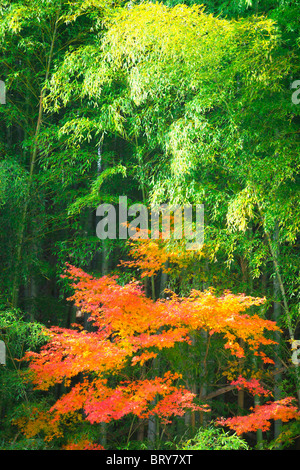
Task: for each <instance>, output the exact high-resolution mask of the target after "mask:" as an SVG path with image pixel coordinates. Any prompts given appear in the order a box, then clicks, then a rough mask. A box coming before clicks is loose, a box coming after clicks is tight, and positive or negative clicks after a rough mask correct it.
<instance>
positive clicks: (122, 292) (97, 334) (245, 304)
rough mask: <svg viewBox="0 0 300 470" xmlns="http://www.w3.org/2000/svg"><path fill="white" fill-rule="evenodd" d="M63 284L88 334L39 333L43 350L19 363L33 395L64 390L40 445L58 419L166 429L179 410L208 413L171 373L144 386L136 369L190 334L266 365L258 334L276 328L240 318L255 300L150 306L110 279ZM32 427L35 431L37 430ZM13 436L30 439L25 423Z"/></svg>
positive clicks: (135, 288) (194, 296)
mask: <svg viewBox="0 0 300 470" xmlns="http://www.w3.org/2000/svg"><path fill="white" fill-rule="evenodd" d="M65 277H67V278H68V279H69V280H70V282H71V285H72V287H73V288H74V294H73V295H72V297H71V298H70V300H72V301H74V303H75V305H76V306H77V307H78V308H80V309H81V310H82V311H84V312H86V313H87V314H88V315H89V321H90V322H91V324H92V325H93V328H92V331H86V330H85V329H83V328H82V327H81V326H80V325H76V324H74V325H72V328H70V329H65V328H59V327H52V328H50V329H47V330H46V331H45V334H46V335H47V336H48V338H49V341H48V342H47V343H46V345H45V346H43V347H42V349H41V351H40V352H38V353H37V352H28V353H27V354H26V356H25V359H26V360H27V361H29V365H30V374H31V380H32V381H33V383H34V384H35V387H36V388H37V389H39V390H48V389H49V388H51V387H52V386H53V385H55V384H57V383H64V385H65V386H66V387H68V391H67V392H66V393H65V394H64V395H63V396H61V397H60V398H59V399H58V400H57V401H56V403H55V404H54V406H53V407H52V408H51V409H50V413H49V414H48V415H47V419H46V425H45V426H44V432H46V434H47V438H48V439H51V438H52V437H54V436H57V435H59V428H58V425H59V422H60V421H61V420H64V418H65V417H66V416H73V417H74V416H76V415H78V416H80V417H81V419H85V420H87V421H88V422H90V423H100V422H110V421H111V420H118V419H120V418H122V417H124V416H126V415H129V414H133V415H136V416H137V417H139V418H147V417H149V416H150V415H156V416H158V417H159V418H161V420H162V421H163V422H164V423H168V422H169V421H170V420H171V418H172V417H173V416H182V415H183V414H184V413H185V411H186V410H187V409H191V410H202V411H208V409H209V408H208V406H207V405H197V404H196V403H195V401H194V398H195V395H194V394H193V393H191V392H190V391H189V390H188V389H186V388H184V387H183V386H182V385H181V375H180V374H178V373H177V372H176V371H167V372H166V373H165V374H164V375H163V376H162V377H154V378H152V379H149V378H147V377H144V376H143V374H141V365H142V364H144V363H145V362H147V361H150V360H151V359H153V358H154V357H156V356H157V354H158V352H159V351H160V350H162V349H164V348H173V347H174V346H175V344H176V343H180V342H186V343H189V342H190V334H191V332H193V331H196V330H201V329H204V330H206V331H208V332H209V335H211V336H212V335H216V334H217V335H219V336H221V337H223V344H224V348H225V349H228V350H229V352H230V353H231V354H232V355H233V356H236V357H243V356H244V354H245V351H244V349H243V347H242V346H241V342H240V339H242V340H243V342H244V344H247V347H248V348H249V351H250V350H251V351H252V352H253V353H254V354H255V355H257V356H260V357H261V359H262V360H263V361H264V362H265V363H268V362H271V359H269V358H268V357H267V356H266V354H265V353H264V351H263V349H264V346H265V345H269V344H273V342H274V341H273V340H272V339H269V338H267V337H266V336H265V332H266V331H275V330H278V327H277V326H276V324H275V323H274V322H272V321H269V320H265V319H262V318H260V317H259V316H258V315H257V314H250V313H247V309H248V308H249V307H250V306H252V305H260V304H261V303H262V302H263V300H262V299H258V298H252V297H248V296H245V295H233V294H232V293H230V292H225V293H224V295H223V296H221V297H217V296H216V295H215V294H214V292H213V291H207V292H201V291H192V292H191V293H190V295H189V296H188V297H186V298H179V297H178V296H176V295H175V294H173V295H171V296H170V298H168V299H159V300H157V301H153V300H152V299H150V298H148V297H146V295H145V293H144V292H143V288H142V286H141V285H140V284H139V283H138V282H136V281H132V282H130V283H128V284H125V285H120V284H119V283H118V279H117V277H113V276H103V277H101V278H95V277H93V276H92V275H90V274H87V273H85V272H84V271H82V270H81V269H78V268H75V267H73V266H70V265H68V266H67V270H66V273H65ZM128 366H129V367H128ZM128 370H132V371H133V372H134V371H135V373H133V374H130V373H128ZM79 377H80V378H79ZM137 377H138V378H137ZM154 399H156V400H155V401H154ZM82 416H83V417H84V418H82ZM43 419H44V420H45V416H44V415H43ZM38 421H39V417H37V422H38ZM51 426H52V428H51ZM36 427H37V428H38V430H39V431H40V430H41V427H43V426H41V425H40V426H37V425H36ZM21 428H22V429H23V431H24V432H25V434H26V433H27V435H32V434H34V431H33V423H32V420H31V421H30V420H29V421H28V422H26V420H25V421H22V423H21ZM46 428H47V429H46ZM45 429H46V431H45ZM51 429H52V430H51ZM51 433H52V434H51Z"/></svg>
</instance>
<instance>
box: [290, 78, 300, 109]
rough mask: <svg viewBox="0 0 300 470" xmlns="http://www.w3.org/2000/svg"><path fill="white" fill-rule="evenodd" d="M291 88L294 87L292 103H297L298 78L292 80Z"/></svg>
mask: <svg viewBox="0 0 300 470" xmlns="http://www.w3.org/2000/svg"><path fill="white" fill-rule="evenodd" d="M291 88H292V89H296V91H294V93H293V94H292V103H293V104H299V103H300V97H299V95H300V80H294V81H293V83H292V85H291Z"/></svg>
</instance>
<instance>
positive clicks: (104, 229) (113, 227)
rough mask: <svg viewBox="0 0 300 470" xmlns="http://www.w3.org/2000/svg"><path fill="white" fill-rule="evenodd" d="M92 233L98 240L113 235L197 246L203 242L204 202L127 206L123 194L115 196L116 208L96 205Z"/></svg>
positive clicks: (192, 247) (199, 246) (187, 247)
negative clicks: (95, 223)
mask: <svg viewBox="0 0 300 470" xmlns="http://www.w3.org/2000/svg"><path fill="white" fill-rule="evenodd" d="M96 216H98V217H102V218H101V220H100V221H99V222H98V223H97V226H96V234H97V237H98V238H99V239H101V240H105V239H107V238H108V239H112V240H115V239H117V238H119V239H121V240H125V239H128V238H131V239H148V238H151V239H154V240H155V239H159V238H161V239H163V240H169V239H171V238H172V239H174V240H181V239H184V240H185V241H186V249H187V250H200V249H201V247H202V246H203V243H204V205H203V204H196V205H194V206H192V205H189V204H186V205H184V206H183V207H182V206H179V205H169V204H161V205H159V206H152V207H150V209H149V208H148V207H147V206H145V205H144V204H133V205H132V206H130V207H128V204H127V196H120V197H119V204H118V210H116V208H115V206H113V205H112V204H101V205H99V206H98V207H97V210H96Z"/></svg>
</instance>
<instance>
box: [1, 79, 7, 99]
mask: <svg viewBox="0 0 300 470" xmlns="http://www.w3.org/2000/svg"><path fill="white" fill-rule="evenodd" d="M0 104H6V89H5V83H4V82H3V80H0Z"/></svg>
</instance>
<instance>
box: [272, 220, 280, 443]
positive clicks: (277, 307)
mask: <svg viewBox="0 0 300 470" xmlns="http://www.w3.org/2000/svg"><path fill="white" fill-rule="evenodd" d="M278 236H279V229H278V224H277V225H276V227H275V230H274V236H273V239H274V242H275V250H274V255H275V257H276V262H277V264H279V263H278V254H279V253H278ZM273 292H274V305H273V319H274V321H275V322H278V320H279V318H280V315H281V304H280V286H279V282H278V276H274V278H273ZM275 341H276V343H277V344H276V345H275V346H274V350H275V357H274V362H275V372H276V371H278V369H280V368H281V363H280V362H279V357H280V334H279V333H278V332H277V331H276V332H275ZM274 377H275V386H274V400H279V399H280V387H279V385H280V383H281V374H275V376H274ZM281 428H282V422H281V420H276V421H275V422H274V438H275V439H276V438H277V437H278V436H279V434H280V432H281Z"/></svg>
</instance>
